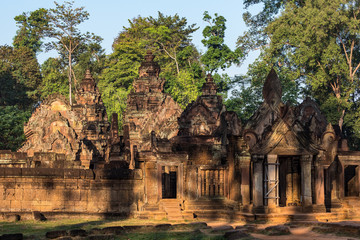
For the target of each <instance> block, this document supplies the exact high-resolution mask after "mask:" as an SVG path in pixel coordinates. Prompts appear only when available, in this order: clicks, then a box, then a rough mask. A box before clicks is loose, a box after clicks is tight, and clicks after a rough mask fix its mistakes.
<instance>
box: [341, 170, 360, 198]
mask: <svg viewBox="0 0 360 240" xmlns="http://www.w3.org/2000/svg"><path fill="white" fill-rule="evenodd" d="M357 167H358V166H357V165H347V166H345V169H344V184H345V186H344V190H345V191H344V192H345V197H358V196H359V179H358V178H359V177H358V176H357V171H356V170H357V169H356V168H357Z"/></svg>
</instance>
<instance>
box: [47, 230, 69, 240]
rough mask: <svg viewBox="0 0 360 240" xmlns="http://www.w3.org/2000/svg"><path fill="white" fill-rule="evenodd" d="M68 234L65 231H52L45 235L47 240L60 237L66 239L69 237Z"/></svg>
mask: <svg viewBox="0 0 360 240" xmlns="http://www.w3.org/2000/svg"><path fill="white" fill-rule="evenodd" d="M67 235H68V234H67V232H66V231H65V230H60V231H50V232H47V233H46V234H45V236H46V238H50V239H55V238H59V237H65V236H67Z"/></svg>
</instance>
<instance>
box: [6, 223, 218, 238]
mask: <svg viewBox="0 0 360 240" xmlns="http://www.w3.org/2000/svg"><path fill="white" fill-rule="evenodd" d="M161 223H169V222H168V221H167V220H165V219H164V220H140V219H126V220H118V219H113V220H111V219H109V220H104V219H60V220H48V221H45V222H40V221H19V222H0V235H2V234H11V233H22V234H23V235H24V237H25V239H32V240H33V239H34V240H36V239H45V234H46V232H48V231H55V230H71V229H84V230H87V231H88V230H91V229H93V228H105V227H111V226H125V225H127V226H129V225H149V224H161ZM114 239H135V240H140V239H142V240H145V239H185V240H186V239H194V240H205V239H209V240H221V239H224V238H222V237H219V236H212V235H211V236H209V235H206V234H204V233H201V232H199V231H196V232H194V231H191V230H189V229H184V231H183V232H174V231H168V232H166V231H162V232H160V231H159V232H149V233H127V234H124V235H122V236H116V237H114Z"/></svg>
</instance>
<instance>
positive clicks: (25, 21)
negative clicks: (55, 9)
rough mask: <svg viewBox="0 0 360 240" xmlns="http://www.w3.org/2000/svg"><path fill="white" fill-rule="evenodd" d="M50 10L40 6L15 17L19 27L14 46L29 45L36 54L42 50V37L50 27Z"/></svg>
mask: <svg viewBox="0 0 360 240" xmlns="http://www.w3.org/2000/svg"><path fill="white" fill-rule="evenodd" d="M47 13H48V11H47V10H46V9H44V8H40V9H38V10H35V11H33V12H30V13H25V12H24V13H22V14H20V15H18V16H16V17H15V18H14V20H15V21H16V24H17V26H18V27H19V29H18V30H17V31H16V35H15V37H14V41H13V46H14V48H20V47H28V48H30V49H31V50H32V51H33V52H34V53H35V54H36V53H38V52H40V51H41V47H42V45H43V41H42V38H43V37H44V34H45V30H46V29H47V27H48V23H49V22H48V19H47Z"/></svg>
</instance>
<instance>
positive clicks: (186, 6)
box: [0, 0, 260, 75]
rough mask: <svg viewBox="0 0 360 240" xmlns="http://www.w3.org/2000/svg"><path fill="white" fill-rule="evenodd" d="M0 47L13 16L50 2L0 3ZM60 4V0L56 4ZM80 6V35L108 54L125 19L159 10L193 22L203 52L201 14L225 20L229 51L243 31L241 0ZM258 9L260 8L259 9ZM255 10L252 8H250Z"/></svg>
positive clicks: (7, 40) (143, 0) (84, 1)
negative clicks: (83, 16) (84, 16)
mask: <svg viewBox="0 0 360 240" xmlns="http://www.w3.org/2000/svg"><path fill="white" fill-rule="evenodd" d="M0 2H1V10H0V23H1V24H0V30H1V31H0V32H1V36H0V45H4V44H7V45H11V44H12V38H13V37H14V36H15V33H16V30H17V27H16V24H15V21H14V17H15V16H16V15H19V14H21V13H23V12H29V11H34V10H36V9H38V8H41V7H43V8H53V7H55V4H54V2H53V1H51V0H15V1H8V0H0ZM57 2H59V3H62V2H63V1H62V0H59V1H57ZM80 6H84V7H85V10H87V11H88V12H89V13H90V19H89V20H87V21H85V22H83V23H82V24H81V25H80V29H81V30H82V31H83V32H86V31H89V32H93V33H95V34H96V35H99V36H101V37H102V38H103V39H104V40H103V42H102V46H103V48H104V49H105V50H106V53H107V54H109V53H111V52H112V49H111V45H112V43H113V41H114V38H115V37H116V36H117V35H118V33H119V32H120V31H121V30H122V29H123V26H126V27H127V26H129V24H128V19H132V18H134V17H137V16H142V17H147V16H155V17H156V16H157V12H158V11H160V12H162V13H164V14H165V15H174V14H176V13H177V14H178V15H179V16H180V17H186V18H187V20H188V23H189V24H192V23H196V25H197V26H199V27H200V29H199V30H198V31H196V32H195V33H194V34H193V43H194V44H195V46H196V47H197V48H198V49H200V50H202V51H204V50H205V49H204V47H203V45H202V43H201V39H202V29H203V28H204V27H205V26H206V23H205V22H204V21H203V20H202V17H203V13H204V11H208V12H209V13H210V15H212V16H213V15H214V13H218V14H220V15H222V16H224V17H225V18H226V19H227V22H226V26H227V30H226V33H225V34H226V35H225V41H226V43H227V44H228V46H229V47H230V48H231V49H234V48H235V43H236V39H237V37H238V36H239V35H240V34H241V33H242V32H243V31H244V30H246V26H245V24H244V22H243V20H242V14H243V12H244V11H245V10H244V6H243V4H242V1H241V0H223V1H219V0H206V1H203V0H182V1H169V0H167V1H166V0H153V1H151V0H127V1H123V0H103V1H99V0H76V1H75V7H80ZM259 7H260V6H259ZM251 10H253V11H255V12H256V11H257V9H256V8H253V9H251ZM54 54H56V53H54V52H52V53H51V52H50V53H40V54H39V56H38V59H39V61H40V63H42V62H43V61H44V60H45V59H47V58H48V57H49V56H54ZM256 56H257V54H255V53H254V54H252V56H250V57H249V58H248V60H247V61H246V63H245V64H244V65H243V66H241V67H232V68H231V69H229V70H228V71H226V72H228V74H229V75H235V74H240V73H245V72H246V69H247V67H246V66H247V64H248V63H251V62H252V61H253V60H254V59H255V58H256Z"/></svg>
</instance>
